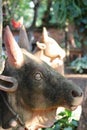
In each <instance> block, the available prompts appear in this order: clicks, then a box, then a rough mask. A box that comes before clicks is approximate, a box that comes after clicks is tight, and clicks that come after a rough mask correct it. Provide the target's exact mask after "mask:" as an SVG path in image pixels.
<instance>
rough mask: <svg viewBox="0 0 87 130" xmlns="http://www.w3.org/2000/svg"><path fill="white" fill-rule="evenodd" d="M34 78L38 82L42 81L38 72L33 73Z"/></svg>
mask: <svg viewBox="0 0 87 130" xmlns="http://www.w3.org/2000/svg"><path fill="white" fill-rule="evenodd" d="M34 78H35V79H36V80H38V81H39V80H41V79H42V74H41V73H40V72H37V73H35V75H34Z"/></svg>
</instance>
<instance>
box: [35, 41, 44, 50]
mask: <svg viewBox="0 0 87 130" xmlns="http://www.w3.org/2000/svg"><path fill="white" fill-rule="evenodd" d="M36 45H37V47H38V48H39V49H41V50H45V49H46V45H45V44H44V43H40V42H36Z"/></svg>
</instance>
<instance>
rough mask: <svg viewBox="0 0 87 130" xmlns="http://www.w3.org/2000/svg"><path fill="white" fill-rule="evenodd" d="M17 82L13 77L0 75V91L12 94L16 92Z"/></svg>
mask: <svg viewBox="0 0 87 130" xmlns="http://www.w3.org/2000/svg"><path fill="white" fill-rule="evenodd" d="M17 87H18V82H17V80H16V79H15V78H13V77H8V76H3V75H0V90H3V91H5V92H14V91H16V90H17Z"/></svg>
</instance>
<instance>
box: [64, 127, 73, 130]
mask: <svg viewBox="0 0 87 130" xmlns="http://www.w3.org/2000/svg"><path fill="white" fill-rule="evenodd" d="M64 130H73V129H72V127H67V128H64Z"/></svg>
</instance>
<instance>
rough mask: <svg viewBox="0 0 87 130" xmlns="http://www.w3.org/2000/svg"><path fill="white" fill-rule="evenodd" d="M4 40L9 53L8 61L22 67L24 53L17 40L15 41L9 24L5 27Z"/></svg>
mask: <svg viewBox="0 0 87 130" xmlns="http://www.w3.org/2000/svg"><path fill="white" fill-rule="evenodd" d="M4 42H5V47H6V51H7V55H8V61H9V62H10V64H11V65H12V66H14V67H16V68H20V67H21V66H22V64H23V62H24V60H23V54H22V51H21V49H20V47H19V46H18V44H17V42H16V41H15V39H14V36H13V34H12V32H11V31H10V28H9V26H7V27H6V29H5V33H4Z"/></svg>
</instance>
